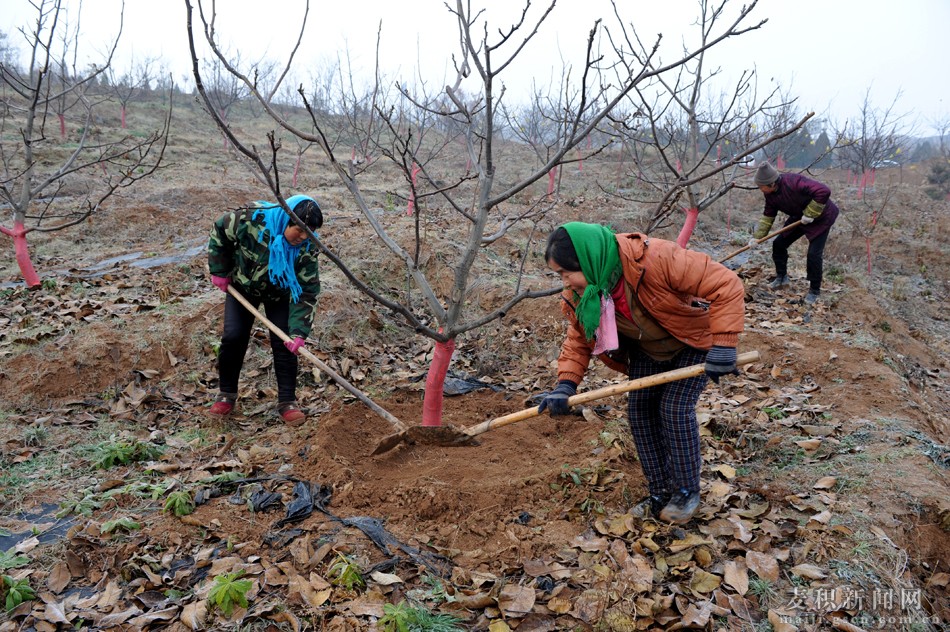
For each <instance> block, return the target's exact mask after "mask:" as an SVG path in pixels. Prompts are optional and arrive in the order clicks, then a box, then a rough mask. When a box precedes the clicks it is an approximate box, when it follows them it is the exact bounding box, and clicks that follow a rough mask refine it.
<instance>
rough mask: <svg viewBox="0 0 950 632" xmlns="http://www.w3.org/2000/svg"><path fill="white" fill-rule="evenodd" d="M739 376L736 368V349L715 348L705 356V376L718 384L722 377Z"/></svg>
mask: <svg viewBox="0 0 950 632" xmlns="http://www.w3.org/2000/svg"><path fill="white" fill-rule="evenodd" d="M729 374H732V375H739V369H738V368H737V367H736V348H735V347H720V346H718V345H717V346H715V347H713V348H712V349H710V350H709V353H707V354H706V375H707V376H708V377H709V379H710V380H712V381H713V382H715V383H716V384H719V378H721V377H722V376H723V375H729Z"/></svg>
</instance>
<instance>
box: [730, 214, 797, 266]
mask: <svg viewBox="0 0 950 632" xmlns="http://www.w3.org/2000/svg"><path fill="white" fill-rule="evenodd" d="M801 223H802V220H798V221H797V222H792V223H791V224H789V225H788V226H783V227H782V228H779V229H778V230H776V231H773V232H771V233H769V234H768V235H766V236H765V237H763V238H762V239H757V240H756V241H755V244H756V245H759V244H761V243H762V242H764V241H768V240H770V239H772V237H776V236H778V235H781V234H782V233H784V232H785V231H787V230H792V229H793V228H795V227H796V226H800V225H801ZM751 247H752V246H750V245H749V244H746V245H745V246H743V247H742V248H739V249H738V250H736V251H735V252H733V253H731V254H728V255H726V256H725V257H723V258H722V259H720V260H719V263H723V262H724V261H729V260H730V259H732V258H733V257H735V256H736V255H737V254H739V253H740V252H745V251H746V250H748V249H749V248H751Z"/></svg>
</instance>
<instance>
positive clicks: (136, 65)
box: [104, 57, 155, 129]
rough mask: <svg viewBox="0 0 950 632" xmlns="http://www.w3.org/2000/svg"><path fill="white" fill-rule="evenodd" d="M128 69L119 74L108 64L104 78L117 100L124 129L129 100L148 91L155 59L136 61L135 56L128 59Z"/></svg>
mask: <svg viewBox="0 0 950 632" xmlns="http://www.w3.org/2000/svg"><path fill="white" fill-rule="evenodd" d="M129 63H130V65H129V69H128V70H126V71H125V72H123V73H122V74H119V73H118V72H116V71H115V69H114V68H113V67H112V66H111V65H110V66H109V68H108V69H106V70H105V72H104V76H105V79H106V80H107V81H108V82H109V91H110V92H111V93H112V95H113V96H114V97H115V98H116V99H117V100H118V101H119V113H120V119H121V121H122V123H121V125H122V129H126V127H127V125H126V120H125V115H126V113H127V111H128V107H129V102H130V101H131V100H132V99H134V98H135V97H136V96H137V95H138V94H140V93H141V92H142V91H146V92H147V91H148V89H149V83H150V81H151V80H152V75H153V72H152V66H153V65H154V64H155V60H154V59H151V58H146V59H144V60H142V61H140V62H136V61H135V58H134V57H133V58H131V59H130V60H129Z"/></svg>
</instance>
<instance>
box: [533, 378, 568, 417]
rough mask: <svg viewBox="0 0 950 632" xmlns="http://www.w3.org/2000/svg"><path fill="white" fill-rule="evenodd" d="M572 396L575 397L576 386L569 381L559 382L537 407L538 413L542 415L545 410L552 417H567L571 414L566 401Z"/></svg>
mask: <svg viewBox="0 0 950 632" xmlns="http://www.w3.org/2000/svg"><path fill="white" fill-rule="evenodd" d="M572 395H577V384H575V383H574V382H572V381H570V380H561V381H560V382H558V383H557V387H556V388H555V389H554V390H553V391H551V392H550V393H548V394H547V395H545V397H544V400H543V401H542V402H541V405H540V406H538V412H539V413H543V412H544V411H545V410H546V411H548V414H549V415H551V416H552V417H553V416H557V415H567V414H569V413H570V412H571V407H570V405H568V403H567V399H568V398H569V397H571V396H572Z"/></svg>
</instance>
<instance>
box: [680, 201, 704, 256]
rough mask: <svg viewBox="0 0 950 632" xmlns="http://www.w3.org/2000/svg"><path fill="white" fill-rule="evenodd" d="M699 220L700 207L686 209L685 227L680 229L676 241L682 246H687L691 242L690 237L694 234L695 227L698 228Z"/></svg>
mask: <svg viewBox="0 0 950 632" xmlns="http://www.w3.org/2000/svg"><path fill="white" fill-rule="evenodd" d="M698 220H699V209H698V208H688V209H686V221H684V222H683V228H682V230H680V234H679V237H677V238H676V243H677V245H678V246H679V247H680V248H685V247H686V244H688V243H689V238H690V237H692V236H693V229H694V228H696V222H697V221H698Z"/></svg>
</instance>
